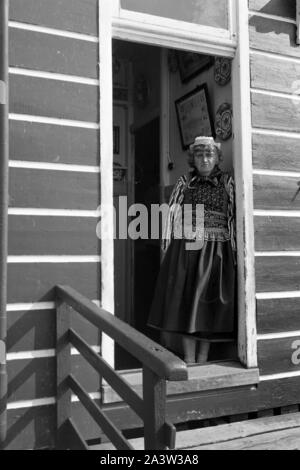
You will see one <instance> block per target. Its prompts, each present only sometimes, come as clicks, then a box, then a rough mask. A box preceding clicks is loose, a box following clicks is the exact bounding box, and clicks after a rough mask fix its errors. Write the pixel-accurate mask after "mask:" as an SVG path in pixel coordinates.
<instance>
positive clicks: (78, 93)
mask: <svg viewBox="0 0 300 470" xmlns="http://www.w3.org/2000/svg"><path fill="white" fill-rule="evenodd" d="M97 5H98V1H97V0H51V1H49V0H11V1H10V30H9V38H10V44H9V46H10V54H9V56H10V188H9V200H10V204H9V258H8V374H9V388H8V403H9V413H8V419H9V428H8V442H7V445H8V448H19V449H20V448H32V447H38V448H41V447H47V446H49V445H52V444H53V439H54V432H53V431H54V428H55V404H54V397H55V376H56V371H55V365H56V364H55V350H54V347H55V310H54V289H53V287H54V285H55V284H57V283H63V284H68V285H70V286H73V287H74V288H76V289H77V290H78V291H80V292H82V293H83V294H84V295H86V296H87V297H89V298H90V299H93V300H98V301H99V298H100V282H101V280H100V262H99V261H100V246H99V240H98V239H97V237H96V224H97V212H96V210H97V207H98V206H99V203H100V200H99V191H100V181H99V165H100V160H99V158H100V157H99V125H98V123H99V115H98V110H99V93H98V90H99V80H98V78H99V77H98V62H99V61H98V47H99V44H98V26H97V25H98V6H97ZM74 321H75V323H76V324H77V325H78V326H79V328H80V329H81V331H82V332H83V334H84V336H85V337H86V338H87V339H88V341H89V342H90V344H92V345H95V346H97V347H98V348H99V336H98V332H97V331H94V329H93V328H90V327H89V326H87V325H86V324H85V323H84V322H83V320H81V321H80V320H79V319H78V318H76V317H75V320H74ZM73 367H74V371H75V372H76V374H77V375H78V377H81V378H82V379H83V378H84V383H85V384H86V386H87V389H88V390H89V391H90V392H97V391H98V390H99V378H98V377H97V376H96V375H92V374H91V373H89V368H88V366H87V364H86V363H85V362H84V360H83V359H80V357H79V356H76V355H74V356H73Z"/></svg>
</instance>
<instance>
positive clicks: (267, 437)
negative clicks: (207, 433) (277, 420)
mask: <svg viewBox="0 0 300 470" xmlns="http://www.w3.org/2000/svg"><path fill="white" fill-rule="evenodd" d="M299 449H300V428H299V427H298V428H297V429H288V430H284V431H277V432H268V433H267V434H263V435H261V434H260V435H259V436H252V437H248V438H245V439H236V440H234V441H231V442H226V443H224V444H214V445H209V446H206V445H205V446H200V447H198V446H196V447H194V448H193V450H203V451H204V450H299Z"/></svg>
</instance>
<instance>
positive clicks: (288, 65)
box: [250, 54, 300, 96]
mask: <svg viewBox="0 0 300 470" xmlns="http://www.w3.org/2000/svg"><path fill="white" fill-rule="evenodd" d="M250 66H251V86H252V88H258V89H261V90H269V91H277V92H279V93H289V94H292V95H293V94H294V95H295V96H299V91H300V90H299V88H300V87H299V82H298V81H297V80H295V77H299V75H300V63H297V62H292V61H291V62H288V61H284V62H283V61H282V60H281V59H276V57H265V56H260V55H256V54H254V55H252V56H251V58H250Z"/></svg>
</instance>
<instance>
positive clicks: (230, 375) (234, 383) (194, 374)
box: [103, 361, 259, 403]
mask: <svg viewBox="0 0 300 470" xmlns="http://www.w3.org/2000/svg"><path fill="white" fill-rule="evenodd" d="M122 375H123V377H124V378H125V379H126V382H128V383H130V385H131V386H132V387H133V388H134V390H135V391H136V392H137V393H139V394H140V395H141V396H143V394H142V373H141V372H134V371H133V372H128V371H124V372H123V373H122ZM258 381H259V373H258V369H245V368H244V367H243V366H241V364H240V363H239V362H227V361H224V362H223V361H222V362H218V363H213V364H207V365H202V366H198V365H195V366H191V367H188V379H187V380H185V381H180V382H168V383H167V395H168V396H174V395H180V394H183V393H199V392H203V391H207V390H218V389H228V388H232V387H238V386H239V387H242V386H245V385H253V384H256V383H258ZM117 401H121V400H120V397H119V396H118V395H117V393H116V392H115V391H114V390H112V389H111V387H109V386H104V387H103V403H112V402H117Z"/></svg>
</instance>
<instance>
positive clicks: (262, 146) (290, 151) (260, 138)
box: [252, 134, 300, 172]
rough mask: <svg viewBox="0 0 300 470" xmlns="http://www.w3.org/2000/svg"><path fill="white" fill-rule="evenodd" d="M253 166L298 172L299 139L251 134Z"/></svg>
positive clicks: (299, 169)
mask: <svg viewBox="0 0 300 470" xmlns="http://www.w3.org/2000/svg"><path fill="white" fill-rule="evenodd" d="M252 151H253V168H255V169H262V170H263V169H266V170H282V171H298V172H300V159H299V154H300V140H299V139H293V138H286V137H282V136H275V135H272V136H268V135H260V134H253V135H252Z"/></svg>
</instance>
